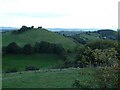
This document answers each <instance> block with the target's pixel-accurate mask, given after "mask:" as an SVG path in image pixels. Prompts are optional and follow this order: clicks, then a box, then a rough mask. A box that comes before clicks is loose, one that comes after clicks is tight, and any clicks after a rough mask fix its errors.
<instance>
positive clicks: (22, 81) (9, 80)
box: [2, 68, 114, 88]
mask: <svg viewBox="0 0 120 90" xmlns="http://www.w3.org/2000/svg"><path fill="white" fill-rule="evenodd" d="M98 71H99V68H78V69H72V68H71V69H70V68H69V69H62V70H59V69H57V70H54V69H50V70H48V71H46V70H42V71H37V72H22V74H20V73H10V74H3V79H2V84H3V88H73V86H72V85H73V83H74V81H75V80H76V79H77V80H79V81H80V82H79V84H80V88H99V87H100V83H99V82H102V83H104V82H103V81H102V80H103V79H100V78H99V77H96V75H97V72H98ZM98 76H99V74H98ZM111 77H112V76H111ZM112 78H114V77H112ZM99 80H100V81H99ZM112 82H114V81H112ZM112 82H111V83H109V81H108V82H107V83H105V84H106V85H107V87H114V83H112Z"/></svg>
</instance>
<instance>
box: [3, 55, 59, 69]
mask: <svg viewBox="0 0 120 90" xmlns="http://www.w3.org/2000/svg"><path fill="white" fill-rule="evenodd" d="M60 62H61V59H60V58H59V57H58V56H57V55H53V54H34V55H6V56H4V57H3V59H2V70H3V71H6V70H8V69H12V68H15V69H17V70H18V71H24V70H25V66H35V67H38V68H40V69H43V68H52V67H53V66H55V65H57V64H58V63H60Z"/></svg>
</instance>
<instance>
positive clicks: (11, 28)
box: [0, 27, 18, 32]
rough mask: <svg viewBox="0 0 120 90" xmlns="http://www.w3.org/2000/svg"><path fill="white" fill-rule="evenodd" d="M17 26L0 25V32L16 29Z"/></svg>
mask: <svg viewBox="0 0 120 90" xmlns="http://www.w3.org/2000/svg"><path fill="white" fill-rule="evenodd" d="M16 29H18V28H15V27H0V32H6V31H11V30H16Z"/></svg>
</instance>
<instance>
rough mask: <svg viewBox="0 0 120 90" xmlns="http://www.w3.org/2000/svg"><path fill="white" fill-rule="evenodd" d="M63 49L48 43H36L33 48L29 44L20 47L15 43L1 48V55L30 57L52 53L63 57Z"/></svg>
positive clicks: (60, 46)
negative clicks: (36, 54)
mask: <svg viewBox="0 0 120 90" xmlns="http://www.w3.org/2000/svg"><path fill="white" fill-rule="evenodd" d="M65 52H66V51H65V49H64V48H63V47H62V45H60V44H54V43H49V42H45V41H41V42H36V43H35V45H34V46H32V45H31V44H25V45H24V46H23V47H20V46H19V45H18V44H17V43H16V42H12V43H10V44H8V46H4V47H2V53H3V55H5V54H25V55H31V54H35V53H54V54H58V55H64V53H65Z"/></svg>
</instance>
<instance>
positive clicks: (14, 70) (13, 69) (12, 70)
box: [5, 68, 17, 73]
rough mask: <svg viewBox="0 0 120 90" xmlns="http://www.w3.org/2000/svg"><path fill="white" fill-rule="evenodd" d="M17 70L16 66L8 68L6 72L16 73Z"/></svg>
mask: <svg viewBox="0 0 120 90" xmlns="http://www.w3.org/2000/svg"><path fill="white" fill-rule="evenodd" d="M15 72H17V69H16V68H11V69H10V68H9V69H8V70H6V71H5V73H15Z"/></svg>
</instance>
